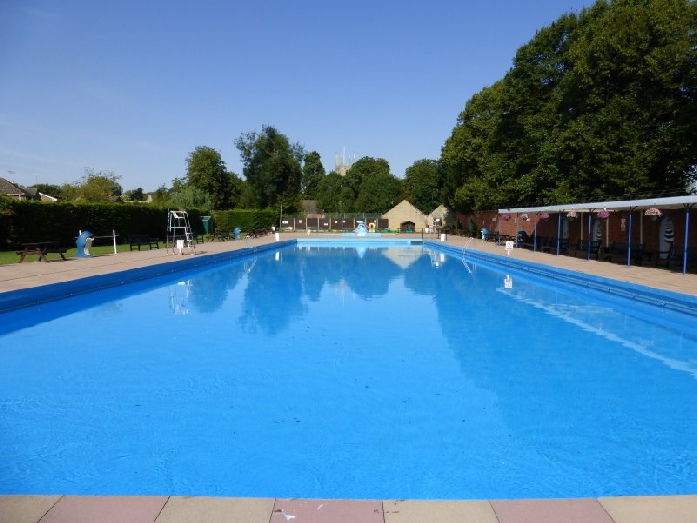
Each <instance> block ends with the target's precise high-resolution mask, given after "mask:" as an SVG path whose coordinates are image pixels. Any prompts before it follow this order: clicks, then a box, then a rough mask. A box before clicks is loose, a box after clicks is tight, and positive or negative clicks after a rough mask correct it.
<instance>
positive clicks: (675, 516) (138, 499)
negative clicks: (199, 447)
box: [0, 495, 697, 523]
mask: <svg viewBox="0 0 697 523" xmlns="http://www.w3.org/2000/svg"><path fill="white" fill-rule="evenodd" d="M695 513H697V496H658V497H657V496H646V497H642V496H629V497H598V498H572V499H568V498H562V499H556V498H552V499H502V500H370V499H368V500H364V499H357V500H345V499H285V498H224V497H218V498H216V497H181V496H61V495H54V496H0V521H3V522H4V521H8V522H9V521H12V522H18V523H58V522H65V521H95V522H96V521H99V522H100V523H108V522H116V521H126V520H127V521H129V523H141V522H142V523H145V522H146V521H147V522H154V523H182V522H188V521H245V522H247V523H275V522H281V521H289V520H292V521H294V522H296V523H305V522H307V523H310V522H316V521H319V520H321V521H324V522H325V523H338V522H340V521H351V522H352V523H368V522H370V523H417V522H418V523H420V522H423V521H437V522H439V523H455V522H460V523H462V522H472V523H474V522H477V523H519V522H529V521H535V522H536V523H552V522H557V521H584V523H659V522H664V521H670V522H671V523H688V522H694V521H695V519H694V514H695ZM317 518H321V519H317Z"/></svg>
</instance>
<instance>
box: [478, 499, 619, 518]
mask: <svg viewBox="0 0 697 523" xmlns="http://www.w3.org/2000/svg"><path fill="white" fill-rule="evenodd" d="M491 506H492V507H493V508H494V511H495V512H496V516H497V517H498V519H499V522H500V523H615V522H614V521H613V520H612V518H611V517H610V516H609V515H608V513H607V512H605V509H604V508H603V506H602V505H601V504H600V503H599V502H598V501H597V500H595V499H586V498H580V499H515V500H496V501H492V502H491Z"/></svg>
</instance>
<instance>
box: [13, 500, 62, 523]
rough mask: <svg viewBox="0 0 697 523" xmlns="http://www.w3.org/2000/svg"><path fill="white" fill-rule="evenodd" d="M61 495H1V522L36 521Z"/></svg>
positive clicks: (27, 522)
mask: <svg viewBox="0 0 697 523" xmlns="http://www.w3.org/2000/svg"><path fill="white" fill-rule="evenodd" d="M59 499H60V496H0V523H36V522H37V521H39V520H40V519H41V518H42V517H43V516H44V514H46V512H48V511H49V510H50V509H51V507H52V506H53V505H55V504H56V502H58V500H59Z"/></svg>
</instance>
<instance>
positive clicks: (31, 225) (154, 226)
mask: <svg viewBox="0 0 697 523" xmlns="http://www.w3.org/2000/svg"><path fill="white" fill-rule="evenodd" d="M2 208H3V210H2V212H0V249H2V250H9V249H15V248H18V247H19V246H20V244H21V243H22V242H31V241H57V242H58V243H59V244H60V245H62V246H66V247H67V246H74V245H75V239H76V238H77V236H78V234H79V231H81V230H82V231H84V230H88V231H90V232H91V233H92V234H94V235H95V236H108V235H111V233H112V231H116V233H117V234H118V235H119V236H118V238H117V241H118V242H119V243H124V242H126V240H127V237H128V235H129V234H147V235H149V236H151V237H153V238H159V239H162V240H164V238H165V236H166V234H167V225H168V224H167V212H168V210H167V209H163V208H159V207H153V206H151V205H147V204H134V203H111V202H104V203H72V202H52V203H46V202H35V201H16V200H11V201H9V202H8V201H4V202H3V205H2ZM187 212H188V213H189V222H190V223H191V227H192V229H193V230H194V232H197V233H202V232H203V224H202V222H201V220H200V216H201V212H200V211H199V210H198V209H187Z"/></svg>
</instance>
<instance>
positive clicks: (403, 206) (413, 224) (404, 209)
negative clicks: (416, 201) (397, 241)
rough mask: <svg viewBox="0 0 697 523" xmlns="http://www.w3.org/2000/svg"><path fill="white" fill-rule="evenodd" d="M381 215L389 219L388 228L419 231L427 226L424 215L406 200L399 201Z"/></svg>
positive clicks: (426, 219)
mask: <svg viewBox="0 0 697 523" xmlns="http://www.w3.org/2000/svg"><path fill="white" fill-rule="evenodd" d="M382 217H383V218H384V219H387V220H389V223H390V229H399V230H400V231H401V232H406V231H411V232H421V231H422V230H423V228H424V227H428V226H429V223H428V218H427V217H426V215H425V214H424V213H422V212H421V211H420V210H419V209H417V208H416V207H414V206H413V205H412V204H411V203H410V202H408V201H407V200H403V201H401V202H399V203H398V204H397V205H395V206H394V207H393V208H392V209H390V210H389V211H387V212H386V213H385V214H383V215H382Z"/></svg>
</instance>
